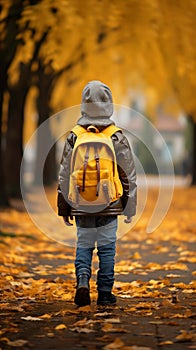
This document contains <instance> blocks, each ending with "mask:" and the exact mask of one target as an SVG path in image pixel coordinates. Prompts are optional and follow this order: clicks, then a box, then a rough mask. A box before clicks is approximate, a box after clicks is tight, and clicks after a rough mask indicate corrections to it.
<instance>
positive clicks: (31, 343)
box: [0, 188, 196, 350]
mask: <svg viewBox="0 0 196 350" xmlns="http://www.w3.org/2000/svg"><path fill="white" fill-rule="evenodd" d="M156 194H157V192H156V190H151V191H150V193H149V196H148V203H147V206H146V209H145V212H144V213H143V215H142V217H141V218H140V220H139V221H138V223H137V224H136V225H135V226H134V228H133V229H132V230H131V232H129V233H127V234H126V235H125V236H123V237H122V238H121V239H120V240H119V241H118V244H117V255H116V269H115V272H116V281H115V286H114V292H115V294H116V295H117V298H118V303H117V306H115V307H107V308H101V307H97V306H96V298H97V293H96V272H97V268H98V261H97V257H96V252H95V254H94V259H93V276H92V280H91V298H92V305H91V306H90V307H89V306H88V307H84V308H77V307H76V306H75V305H74V303H73V298H74V292H75V275H74V254H75V248H74V247H68V246H65V245H62V244H60V243H57V242H55V241H54V240H51V239H49V238H48V237H46V236H45V235H44V234H43V233H41V232H40V231H39V230H38V229H37V228H36V227H35V226H34V224H33V223H32V222H31V220H30V219H29V216H28V214H27V213H26V212H25V211H20V212H19V211H17V210H16V209H10V210H6V211H5V210H3V211H2V212H1V213H0V218H1V221H0V222H1V226H0V264H1V267H0V271H1V275H0V295H1V303H0V349H12V348H13V347H19V348H22V349H38V350H41V349H43V350H44V349H47V350H48V349H51V350H52V349H53V350H54V349H78V350H80V349H89V350H94V349H105V350H107V349H108V350H109V349H121V350H126V349H127V350H130V349H132V350H139V349H140V350H141V349H153V350H156V349H164V350H166V349H172V350H175V349H176V350H179V349H196V324H195V317H196V311H195V310H196V297H195V295H196V294H195V291H196V282H195V275H196V271H195V270H196V269H195V262H196V255H195V246H196V219H195V212H196V188H192V189H190V188H187V189H177V190H176V191H175V193H174V197H173V202H172V205H171V207H170V210H169V212H168V214H167V216H166V218H165V220H164V222H163V223H162V225H161V226H160V227H159V228H158V229H157V230H156V231H155V232H153V233H150V234H147V233H146V232H145V227H146V222H147V219H148V217H149V215H150V213H151V211H152V208H153V205H154V203H155V200H156ZM50 195H51V196H53V197H54V199H55V193H53V195H52V194H50Z"/></svg>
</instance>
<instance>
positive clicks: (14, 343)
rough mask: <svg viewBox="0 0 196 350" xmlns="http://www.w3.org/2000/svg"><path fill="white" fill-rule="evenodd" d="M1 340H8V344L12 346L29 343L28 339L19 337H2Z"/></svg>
mask: <svg viewBox="0 0 196 350" xmlns="http://www.w3.org/2000/svg"><path fill="white" fill-rule="evenodd" d="M0 340H1V341H6V342H7V345H9V346H11V347H22V346H24V345H25V344H27V343H28V341H27V340H24V339H17V340H13V341H12V340H9V339H8V338H1V339H0Z"/></svg>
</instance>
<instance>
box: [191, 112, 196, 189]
mask: <svg viewBox="0 0 196 350" xmlns="http://www.w3.org/2000/svg"><path fill="white" fill-rule="evenodd" d="M192 120H193V119H192ZM192 185H196V121H194V120H193V160H192Z"/></svg>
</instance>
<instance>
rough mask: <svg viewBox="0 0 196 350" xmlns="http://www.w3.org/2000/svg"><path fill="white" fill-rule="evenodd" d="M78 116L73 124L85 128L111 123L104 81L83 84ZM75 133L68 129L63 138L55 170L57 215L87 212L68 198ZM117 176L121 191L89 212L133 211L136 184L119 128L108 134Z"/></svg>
mask: <svg viewBox="0 0 196 350" xmlns="http://www.w3.org/2000/svg"><path fill="white" fill-rule="evenodd" d="M81 111H82V116H81V118H80V119H79V120H78V122H77V124H78V125H80V126H82V127H84V128H88V127H89V126H90V125H93V126H95V127H96V128H98V129H99V131H101V130H103V129H104V128H106V127H108V126H109V125H111V124H114V122H113V121H112V120H110V116H111V115H112V113H113V102H112V94H111V91H110V89H109V88H108V86H107V85H105V84H103V83H101V82H99V81H92V82H90V83H88V84H87V85H86V87H85V88H84V90H83V94H82V107H81ZM76 138H77V136H76V135H75V134H74V133H73V132H71V133H70V134H69V135H68V137H67V140H66V142H65V146H64V151H63V156H62V161H61V165H60V171H59V185H58V215H60V216H70V215H90V214H89V213H86V212H84V211H81V210H80V208H79V209H75V208H72V207H71V205H70V202H69V201H68V198H67V196H68V192H69V178H70V162H71V156H72V151H73V147H74V144H75V141H76ZM112 141H113V145H114V150H115V153H116V160H117V165H118V172H119V178H120V180H121V183H122V186H123V195H122V197H121V198H120V199H118V200H117V201H115V202H113V203H111V204H110V205H109V206H108V207H106V208H105V209H104V210H102V211H101V212H97V213H96V214H95V213H94V214H93V215H122V214H124V215H125V216H128V217H132V216H134V215H135V214H136V203H137V185H136V170H135V164H134V160H133V155H132V151H131V148H130V146H129V142H128V140H127V138H126V137H125V135H124V134H123V132H121V131H117V132H116V133H115V134H114V135H113V136H112Z"/></svg>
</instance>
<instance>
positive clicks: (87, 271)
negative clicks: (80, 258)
mask: <svg viewBox="0 0 196 350" xmlns="http://www.w3.org/2000/svg"><path fill="white" fill-rule="evenodd" d="M83 274H84V275H87V276H88V277H89V278H90V277H91V273H90V271H89V270H88V269H85V268H82V269H79V270H77V271H76V276H77V277H78V276H80V275H83Z"/></svg>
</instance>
